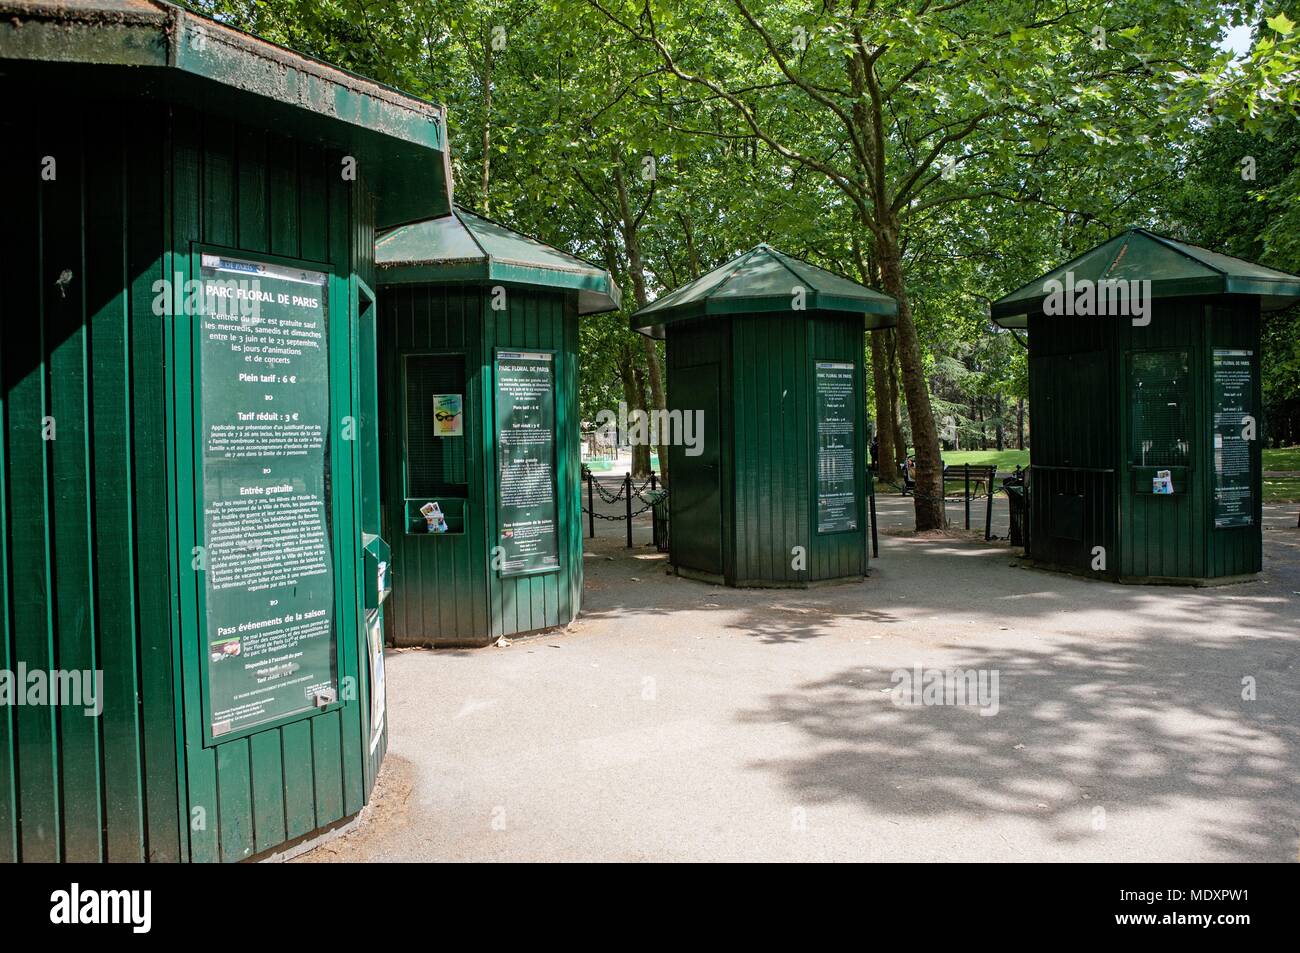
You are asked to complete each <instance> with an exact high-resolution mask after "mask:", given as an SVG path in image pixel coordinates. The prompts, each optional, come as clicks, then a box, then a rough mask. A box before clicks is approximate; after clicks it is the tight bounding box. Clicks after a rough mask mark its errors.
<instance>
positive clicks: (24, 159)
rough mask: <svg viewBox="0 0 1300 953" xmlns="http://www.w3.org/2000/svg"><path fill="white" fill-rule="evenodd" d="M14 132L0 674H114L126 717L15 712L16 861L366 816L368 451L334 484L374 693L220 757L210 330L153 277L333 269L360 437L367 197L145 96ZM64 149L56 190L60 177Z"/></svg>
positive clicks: (343, 587)
mask: <svg viewBox="0 0 1300 953" xmlns="http://www.w3.org/2000/svg"><path fill="white" fill-rule="evenodd" d="M55 106H57V107H58V108H54V107H55ZM47 115H48V116H56V117H57V121H56V122H46V121H44V120H43V119H42V118H40V117H44V116H47ZM83 115H85V116H88V117H90V118H86V119H81V118H78V117H81V116H83ZM98 116H103V117H105V118H104V119H102V120H101V119H98V118H95V117H98ZM122 117H134V118H130V119H127V120H125V121H124V120H123V118H122ZM3 135H4V140H5V141H6V142H8V143H14V144H25V145H24V146H22V147H17V148H14V149H9V150H5V152H4V154H3V156H2V157H0V161H3V162H4V166H5V172H6V174H7V175H8V180H9V181H10V182H11V183H15V184H17V183H26V182H29V183H30V184H29V185H25V186H23V187H15V188H14V189H13V194H12V195H11V196H10V200H9V202H8V203H7V206H6V207H7V209H8V211H9V212H10V213H11V218H10V221H9V223H8V224H9V227H8V228H7V229H6V230H5V238H4V242H5V256H4V257H5V262H6V270H5V280H4V281H3V282H0V398H2V399H3V415H4V427H5V435H6V439H5V441H4V443H3V446H0V474H2V476H3V479H0V521H3V526H2V527H0V529H2V530H3V532H2V536H0V538H2V539H3V546H0V584H3V586H4V601H3V606H4V608H3V619H4V639H3V644H2V651H0V654H2V656H3V658H2V659H0V662H2V663H3V665H4V666H5V667H6V668H10V669H13V668H15V667H16V666H17V665H18V664H19V663H20V662H21V663H24V664H26V665H27V666H28V667H29V668H43V669H49V668H51V667H57V668H63V669H76V668H100V669H102V670H103V672H104V695H103V697H104V711H103V715H102V717H101V718H88V717H84V716H83V715H82V713H81V711H80V709H73V708H51V707H39V708H38V707H13V706H5V707H4V708H2V709H0V858H2V859H5V860H69V861H99V860H109V861H123V860H163V861H168V860H170V861H175V860H198V861H203V860H239V859H243V858H246V857H248V856H250V855H252V854H255V853H258V852H261V851H265V850H269V849H271V848H274V847H277V846H279V845H280V844H282V843H283V842H284V841H285V840H287V839H291V838H293V837H296V836H298V835H302V834H306V833H308V832H310V831H312V830H314V829H316V828H318V827H321V826H324V825H327V824H330V823H332V822H334V821H337V820H339V819H341V818H343V817H345V816H346V815H348V814H351V813H354V812H356V811H357V810H359V809H360V807H361V806H362V803H363V800H364V797H365V792H366V790H367V787H368V786H367V778H366V765H367V762H366V761H365V759H366V757H367V752H368V746H367V742H368V737H367V734H366V733H367V731H368V726H367V725H366V724H365V722H366V720H367V719H366V714H365V712H366V709H365V707H364V706H365V705H366V704H367V702H366V699H365V695H364V690H365V683H364V681H361V680H359V679H358V674H359V666H358V660H359V651H360V644H359V643H360V618H361V611H362V610H361V605H362V600H363V597H364V594H363V590H362V578H361V575H360V566H361V556H360V538H361V530H362V528H363V519H362V507H361V506H360V504H359V500H360V480H359V474H360V455H361V453H362V451H361V449H360V448H361V442H360V441H345V440H342V439H341V438H340V437H339V434H338V433H337V432H336V433H335V434H334V437H333V439H332V441H331V442H332V444H333V446H334V448H335V452H334V453H333V455H332V461H331V462H332V471H331V474H330V479H331V486H332V492H333V498H334V504H333V512H332V514H331V516H332V532H333V545H334V554H333V561H334V571H335V574H336V578H335V592H336V599H337V605H336V618H337V620H338V623H337V624H338V629H339V632H341V633H343V636H342V637H341V639H340V651H339V675H340V678H341V679H348V678H351V679H352V680H353V681H352V683H351V684H352V685H355V684H357V683H358V682H360V684H361V686H362V689H361V697H360V699H359V700H352V701H348V702H346V703H344V704H342V705H340V706H339V707H338V708H336V709H334V710H332V711H329V712H327V713H323V714H319V715H317V716H315V717H311V718H308V719H304V720H300V721H297V722H294V723H292V724H289V725H287V726H285V727H283V728H277V729H272V730H267V731H263V732H260V733H257V734H254V735H252V736H249V737H244V738H239V739H235V740H231V741H228V742H223V743H220V744H216V745H213V746H210V747H204V744H203V730H202V720H203V712H202V705H201V698H200V688H199V686H200V681H199V674H200V671H201V666H202V664H203V658H202V651H201V644H202V642H203V639H202V637H201V634H200V633H201V631H202V618H203V616H202V603H201V598H202V592H203V589H202V579H201V577H200V575H199V574H198V573H196V572H195V571H194V570H193V569H191V559H192V553H193V549H194V547H195V546H197V545H200V544H201V542H202V540H201V539H200V538H199V534H200V532H201V527H202V525H203V522H202V511H201V501H202V488H201V486H200V485H199V484H198V483H197V482H196V474H197V473H198V472H199V471H198V461H199V457H198V446H197V440H196V434H195V427H196V425H197V420H198V393H199V391H198V381H197V380H196V379H195V366H196V365H195V355H196V348H197V341H196V338H197V334H196V333H195V330H196V329H195V326H194V324H193V322H191V321H188V320H187V319H185V318H184V317H179V318H170V317H158V316H156V315H155V314H154V312H153V301H154V297H155V294H156V292H155V290H154V288H153V284H154V281H155V280H157V279H162V278H168V279H171V278H174V277H175V276H176V275H177V274H178V273H179V275H180V280H182V281H184V280H185V279H187V278H189V277H190V267H191V265H190V262H191V259H190V255H191V251H192V248H193V244H194V243H211V244H215V245H221V246H225V247H227V248H229V249H231V250H233V251H237V252H244V253H248V254H257V253H270V254H276V255H282V256H288V257H294V258H304V259H310V260H313V261H321V262H325V263H327V264H326V265H325V269H326V270H329V271H331V272H332V273H333V276H334V277H333V279H332V282H331V288H330V293H331V296H330V300H331V353H330V369H331V375H332V376H331V381H332V384H331V386H332V393H331V401H332V405H333V406H332V410H333V416H334V421H335V426H336V427H340V426H341V422H342V421H343V419H344V418H345V417H349V416H353V417H355V416H356V415H357V414H358V413H359V393H360V390H359V388H360V385H359V383H358V382H359V379H360V378H359V368H358V366H357V362H358V353H359V349H358V328H357V324H356V321H355V307H352V306H349V301H350V300H351V301H352V302H355V288H354V284H355V282H354V281H353V280H352V275H353V273H354V271H355V272H357V273H366V272H369V271H371V270H372V266H371V264H370V258H371V256H372V238H373V231H372V228H373V226H372V224H371V223H370V221H369V219H370V218H371V216H372V215H373V211H372V205H371V203H370V202H369V200H368V198H367V197H366V194H365V192H364V191H363V186H362V185H361V184H355V185H353V184H348V183H344V182H342V181H341V180H340V178H339V176H338V174H337V169H338V167H339V165H338V163H339V158H338V157H337V156H334V155H332V154H329V153H327V152H323V151H322V150H320V149H319V148H318V147H316V146H314V145H301V146H300V145H299V144H297V143H295V142H293V141H290V140H288V139H284V138H281V137H279V136H276V135H274V134H268V133H267V132H265V131H263V130H256V129H251V128H245V127H242V126H239V125H237V124H232V123H231V122H230V121H229V119H227V118H224V117H223V118H220V119H217V118H212V119H205V118H203V117H202V116H201V115H199V114H197V113H192V112H186V111H184V110H169V109H166V108H162V107H159V108H149V107H144V108H142V107H141V106H140V105H139V104H138V103H132V104H125V103H100V104H97V105H96V108H94V109H91V110H88V111H87V112H85V113H77V114H75V115H74V114H69V113H67V112H66V111H65V110H63V109H62V104H61V103H55V104H52V103H47V102H44V101H42V100H41V99H40V97H39V96H34V97H32V98H31V99H30V100H28V99H20V101H16V102H15V103H14V104H13V108H11V109H8V110H7V113H6V116H5V119H4V128H3ZM47 155H48V156H53V157H55V158H56V159H57V163H58V164H57V178H56V179H55V180H54V181H49V182H41V181H38V180H37V179H36V173H35V172H33V170H39V169H40V168H41V161H40V160H41V157H42V156H47ZM65 269H67V270H68V271H70V272H71V276H72V277H71V281H69V282H67V283H66V286H65V288H64V290H63V292H61V291H60V290H59V288H58V286H57V285H56V281H57V279H58V278H59V276H60V274H61V272H63V271H64V270H65ZM47 417H50V418H53V420H54V422H55V425H56V426H57V439H54V440H44V439H42V423H43V420H44V419H45V418H47ZM377 520H378V514H377V512H376V513H375V520H374V522H375V523H376V524H377ZM362 659H363V657H362ZM343 684H344V691H345V692H348V691H349V689H348V688H347V686H348V684H349V683H347V682H344V683H343ZM352 694H353V695H354V696H355V693H352ZM345 697H346V696H345ZM379 756H382V746H381V747H380V748H379V750H378V752H376V754H374V755H370V756H369V757H370V761H369V762H368V763H369V767H370V773H371V776H372V777H373V771H374V769H375V768H376V767H377V760H376V759H377V758H378V757H379Z"/></svg>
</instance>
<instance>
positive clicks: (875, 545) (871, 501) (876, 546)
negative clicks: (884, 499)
mask: <svg viewBox="0 0 1300 953" xmlns="http://www.w3.org/2000/svg"><path fill="white" fill-rule="evenodd" d="M867 505H868V506H870V507H871V556H872V558H873V559H879V558H880V537H879V536H877V535H876V481H875V480H874V479H873V478H872V475H871V471H870V470H868V471H867Z"/></svg>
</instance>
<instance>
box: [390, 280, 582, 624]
mask: <svg viewBox="0 0 1300 953" xmlns="http://www.w3.org/2000/svg"><path fill="white" fill-rule="evenodd" d="M506 304H507V307H506V310H505V311H504V312H495V311H492V310H491V303H490V299H489V297H488V295H487V293H486V289H484V288H481V287H476V286H473V285H460V284H457V285H449V286H429V285H414V286H412V285H394V286H387V287H385V288H383V289H382V291H381V293H380V308H379V313H380V327H379V355H380V404H381V406H380V417H381V445H382V462H383V473H382V475H381V482H382V485H383V488H384V503H383V506H384V512H385V517H386V526H387V531H388V533H389V535H388V536H387V537H386V538H387V539H388V540H389V542H390V544H391V545H392V548H393V571H394V575H393V594H392V596H391V597H390V598H389V601H388V609H387V610H386V613H385V625H386V626H387V632H388V636H389V638H390V639H391V641H392V642H393V644H395V645H429V644H434V643H437V644H439V645H455V644H464V645H483V644H485V643H487V642H489V641H491V640H493V639H495V638H497V637H499V636H502V635H513V634H516V633H519V632H529V631H532V630H535V629H541V628H546V627H548V626H554V625H564V624H566V623H568V622H570V621H572V619H573V618H574V616H576V615H577V613H578V611H579V609H580V608H581V600H582V520H581V509H580V499H579V496H578V493H577V483H578V480H579V473H580V455H579V454H580V449H579V434H578V420H577V414H578V410H577V408H578V376H577V375H578V366H577V351H578V316H577V308H576V301H575V300H574V296H573V295H572V294H567V293H562V292H547V291H541V290H536V289H522V288H510V289H509V290H508V293H507V296H506ZM496 348H507V349H521V350H526V349H530V348H531V349H547V350H554V351H555V352H556V367H555V374H556V379H555V386H556V394H555V426H556V492H557V501H556V504H557V513H558V514H559V517H558V522H559V555H560V569H559V572H555V573H547V574H544V575H538V576H527V577H518V578H512V579H502V578H500V576H499V575H498V574H497V573H495V572H493V571H491V570H490V567H489V555H490V553H491V550H492V547H493V546H495V545H496V539H497V522H496V481H497V469H496V468H497V462H496V421H495V402H494V401H495V382H494V380H493V373H494V364H493V359H494V353H495V349H496ZM412 354H458V355H461V356H463V357H464V359H465V389H466V395H465V401H466V403H465V437H464V439H465V440H466V441H468V443H467V446H466V450H467V460H466V471H467V473H468V480H469V482H468V493H469V510H468V516H467V519H466V524H465V533H464V535H458V534H449V535H443V536H431V535H429V534H425V533H407V532H406V527H405V511H404V506H405V481H406V474H405V458H404V451H403V441H404V439H405V437H404V434H405V425H406V422H405V410H404V401H405V397H404V378H403V372H402V366H403V361H404V360H405V358H406V356H407V355H412Z"/></svg>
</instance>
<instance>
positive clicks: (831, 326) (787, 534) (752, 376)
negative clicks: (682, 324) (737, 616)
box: [670, 312, 867, 586]
mask: <svg viewBox="0 0 1300 953" xmlns="http://www.w3.org/2000/svg"><path fill="white" fill-rule="evenodd" d="M730 324H731V328H732V348H733V354H734V358H733V360H732V368H733V372H732V379H731V384H732V398H731V400H732V405H733V409H732V418H733V421H734V426H733V427H732V430H731V434H732V436H731V439H730V443H731V451H732V454H733V464H732V468H731V469H730V470H728V469H725V468H724V470H723V482H724V484H726V483H727V482H729V481H730V482H733V483H734V485H735V502H734V511H733V513H732V514H730V517H731V518H728V514H725V513H724V517H723V533H724V536H725V535H733V534H734V537H735V545H734V558H733V562H732V563H731V564H730V565H727V564H726V563H724V565H726V566H727V568H728V570H729V571H728V572H727V576H728V581H729V582H731V584H733V585H737V586H748V585H772V584H786V585H791V586H800V585H806V584H807V583H809V582H817V581H821V580H826V579H835V578H843V577H846V576H856V575H862V574H863V573H864V572H865V571H866V559H867V554H866V546H865V534H864V533H863V532H861V531H859V532H855V533H835V534H827V535H820V534H818V533H817V526H816V519H817V515H816V506H815V495H816V486H815V481H816V469H815V453H816V427H817V424H816V405H815V401H816V393H815V386H816V384H815V380H814V369H813V363H814V362H815V361H839V362H846V363H847V362H851V363H853V365H854V367H855V368H857V378H858V379H857V384H856V389H857V393H858V401H859V403H860V405H861V407H862V408H863V409H862V414H863V415H865V404H861V401H862V365H863V350H862V334H863V331H862V319H861V318H860V317H859V316H857V315H852V316H848V317H840V316H835V315H830V314H827V313H825V312H809V313H808V314H807V316H804V315H799V316H798V317H797V318H792V317H791V316H790V315H789V314H754V315H739V316H737V317H734V318H732V319H731V322H730ZM670 333H671V332H670ZM723 389H724V393H725V391H726V384H725V381H724V387H723ZM724 399H725V397H724ZM856 437H857V440H856V444H857V445H856V454H855V456H856V462H855V470H856V472H857V474H858V480H857V499H858V514H859V520H863V519H865V515H866V508H865V506H864V500H863V494H864V492H865V481H866V477H865V472H866V470H865V468H866V462H865V455H864V454H865V447H864V428H863V427H862V425H861V423H859V427H858V430H857V433H856ZM859 525H860V526H861V525H862V524H861V522H860V523H859ZM729 526H730V530H729V529H728V527H729ZM795 546H802V547H804V548H805V550H806V552H807V569H806V571H801V570H797V569H795V568H794V566H793V549H794V547H795ZM724 559H725V552H724Z"/></svg>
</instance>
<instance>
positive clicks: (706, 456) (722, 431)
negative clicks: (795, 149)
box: [632, 245, 898, 587]
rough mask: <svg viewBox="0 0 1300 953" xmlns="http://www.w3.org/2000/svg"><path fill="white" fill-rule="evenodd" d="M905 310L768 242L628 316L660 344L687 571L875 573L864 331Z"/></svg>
mask: <svg viewBox="0 0 1300 953" xmlns="http://www.w3.org/2000/svg"><path fill="white" fill-rule="evenodd" d="M897 313H898V304H897V302H896V301H894V299H893V298H891V297H889V296H888V295H884V294H880V293H879V292H876V291H872V290H871V289H869V288H865V287H863V286H862V285H859V284H857V283H855V282H852V281H849V280H848V279H846V278H842V277H840V276H839V275H836V274H833V273H832V272H829V271H826V270H825V269H822V268H818V267H816V266H815V265H811V264H808V263H807V262H804V261H800V260H798V259H796V258H791V257H790V256H789V255H784V254H782V253H781V252H779V251H777V250H776V249H775V248H772V247H770V246H768V245H759V246H758V247H756V248H754V249H752V250H751V251H749V252H747V253H745V254H744V255H741V256H740V257H738V258H735V259H733V260H732V261H729V262H727V263H726V264H724V265H722V266H720V267H718V268H716V269H714V270H713V271H711V272H709V273H708V274H706V275H704V276H703V277H702V278H699V279H697V280H696V281H693V282H691V283H690V284H688V285H685V286H683V287H681V288H678V289H677V290H675V291H672V292H670V293H668V294H665V295H663V296H662V297H660V298H658V299H657V300H656V301H654V302H653V303H651V304H649V305H647V306H646V307H645V308H642V309H641V310H640V311H639V312H637V313H636V314H635V315H633V316H632V327H633V329H634V330H637V331H639V332H641V333H642V334H647V335H650V336H652V337H657V338H663V339H664V340H665V346H666V351H667V365H668V393H667V402H668V412H669V416H668V421H667V425H668V427H670V428H673V429H675V431H676V433H675V435H674V436H671V437H670V439H669V440H668V441H667V442H668V443H669V449H668V486H669V494H668V504H669V541H670V542H669V547H670V548H669V559H670V562H671V564H672V566H673V567H674V569H675V571H676V572H677V573H678V574H679V575H682V576H689V577H692V578H697V579H702V580H706V581H710V582H722V583H726V584H727V585H730V586H772V587H804V586H810V585H814V584H818V583H825V582H830V581H833V580H842V579H861V578H862V577H863V576H865V575H866V571H867V540H866V532H867V529H868V522H867V508H866V499H865V494H866V470H867V465H866V457H865V452H866V403H865V401H866V398H865V392H864V390H863V331H864V330H865V329H871V328H883V327H891V326H892V325H893V324H894V323H895V321H896V316H897ZM660 426H661V428H662V426H663V425H662V424H661V425H660Z"/></svg>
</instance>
